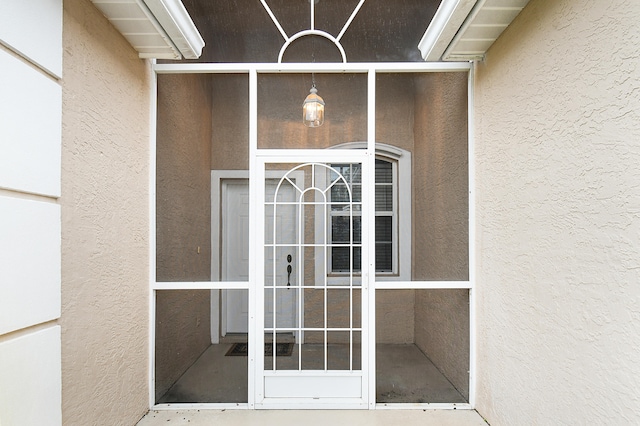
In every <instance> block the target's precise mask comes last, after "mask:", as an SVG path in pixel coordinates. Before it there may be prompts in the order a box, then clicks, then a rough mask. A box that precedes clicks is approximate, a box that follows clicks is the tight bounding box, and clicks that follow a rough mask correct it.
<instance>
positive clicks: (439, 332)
mask: <svg viewBox="0 0 640 426" xmlns="http://www.w3.org/2000/svg"><path fill="white" fill-rule="evenodd" d="M415 293H416V294H415V305H416V308H415V343H416V346H418V348H420V350H422V352H423V353H425V354H426V355H427V356H428V357H429V359H430V360H431V362H433V364H434V365H435V366H436V367H437V368H438V369H439V370H440V371H441V372H442V374H444V375H445V377H446V378H447V379H449V381H450V382H451V383H452V384H453V385H454V386H455V388H456V389H457V390H458V392H460V394H461V395H462V396H464V397H465V398H466V399H467V400H468V399H469V291H468V290H415Z"/></svg>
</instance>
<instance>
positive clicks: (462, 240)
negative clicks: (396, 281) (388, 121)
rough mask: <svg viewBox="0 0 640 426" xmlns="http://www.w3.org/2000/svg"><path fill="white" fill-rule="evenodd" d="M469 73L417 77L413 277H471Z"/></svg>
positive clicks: (461, 278)
mask: <svg viewBox="0 0 640 426" xmlns="http://www.w3.org/2000/svg"><path fill="white" fill-rule="evenodd" d="M467 80H468V74H467V73H433V74H426V75H422V76H419V77H416V91H415V96H416V112H415V124H414V129H415V130H414V133H415V140H416V141H415V149H414V153H413V229H414V238H413V252H412V253H413V265H414V268H413V271H412V275H413V279H414V280H467V279H468V277H469V266H468V263H469V262H468V256H469V244H468V240H469V225H468V221H469V208H468V204H469V201H468V179H469V178H468V176H469V173H468V151H467V139H468V132H467V108H468V107H467Z"/></svg>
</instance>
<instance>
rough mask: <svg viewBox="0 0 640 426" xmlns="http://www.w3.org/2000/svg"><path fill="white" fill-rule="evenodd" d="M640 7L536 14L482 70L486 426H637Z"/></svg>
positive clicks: (559, 1) (479, 178)
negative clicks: (527, 425) (598, 425)
mask: <svg viewBox="0 0 640 426" xmlns="http://www.w3.org/2000/svg"><path fill="white" fill-rule="evenodd" d="M639 23H640V3H638V2H637V1H624V0H615V1H614V0H611V1H589V0H532V1H531V2H530V3H529V4H528V6H527V7H526V8H525V9H524V11H523V12H522V13H521V14H520V15H519V16H518V17H517V18H516V20H515V21H514V22H513V23H512V25H511V26H510V27H509V28H508V29H507V30H506V32H505V33H503V35H502V36H501V37H500V38H499V39H498V41H497V42H496V43H495V44H494V45H493V46H492V48H491V49H490V50H489V52H488V54H487V56H486V60H485V61H484V63H481V64H479V65H478V68H477V74H476V92H475V96H476V98H475V101H476V104H475V114H476V115H475V120H476V124H475V131H476V145H475V146H476V165H475V166H476V190H477V200H476V202H477V225H478V226H477V241H476V242H477V267H478V275H477V278H478V289H479V292H478V336H477V340H478V348H477V353H478V396H477V409H478V411H479V412H480V414H482V415H483V416H484V417H485V418H486V419H487V420H488V421H489V423H490V424H491V425H493V426H496V425H523V424H554V425H559V424H615V425H620V424H638V422H640V392H639V390H640V351H639V350H638V348H639V347H640V303H639V302H640V255H639V252H640V53H639V52H640V49H638V46H639V45H640V31H639V29H638V28H639V26H638V25H639Z"/></svg>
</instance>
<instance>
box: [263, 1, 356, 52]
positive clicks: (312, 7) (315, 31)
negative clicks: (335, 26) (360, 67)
mask: <svg viewBox="0 0 640 426" xmlns="http://www.w3.org/2000/svg"><path fill="white" fill-rule="evenodd" d="M365 1H366V0H360V1H359V2H358V4H357V5H356V7H355V8H354V9H353V12H351V15H350V16H349V19H347V22H345V24H344V26H343V27H342V29H341V30H340V33H339V34H338V35H337V36H336V37H334V36H333V35H331V34H329V33H328V32H326V31H322V30H318V29H316V27H315V26H316V24H315V13H316V6H315V3H316V2H315V1H313V0H310V1H309V4H310V12H309V13H310V18H311V19H310V22H311V25H310V27H311V28H309V29H306V30H302V31H299V32H297V33H295V34H294V35H292V36H289V35H287V33H286V32H285V30H284V29H283V28H282V25H280V22H279V21H278V18H276V15H275V14H274V13H273V11H272V10H271V8H270V7H269V5H268V4H267V0H260V3H262V6H263V7H264V9H265V10H266V11H267V13H268V14H269V17H270V18H271V20H272V21H273V24H274V25H275V26H276V28H277V29H278V31H280V34H281V35H282V38H284V44H283V45H282V48H280V53H279V54H278V63H282V57H283V56H284V52H285V51H286V50H287V47H289V45H291V43H293V42H294V41H295V40H297V39H299V38H301V37H305V36H312V37H313V36H319V37H324V38H326V39H327V40H329V41H331V42H332V43H333V44H334V45H335V46H336V47H337V48H338V50H339V51H340V55H341V56H342V62H343V63H346V62H347V54H346V53H345V51H344V48H343V47H342V44H341V43H340V40H341V39H342V36H343V35H344V33H345V32H346V31H347V29H348V28H349V25H351V22H352V21H353V19H354V18H355V17H356V15H357V14H358V12H359V11H360V8H361V7H362V5H363V4H364V2H365Z"/></svg>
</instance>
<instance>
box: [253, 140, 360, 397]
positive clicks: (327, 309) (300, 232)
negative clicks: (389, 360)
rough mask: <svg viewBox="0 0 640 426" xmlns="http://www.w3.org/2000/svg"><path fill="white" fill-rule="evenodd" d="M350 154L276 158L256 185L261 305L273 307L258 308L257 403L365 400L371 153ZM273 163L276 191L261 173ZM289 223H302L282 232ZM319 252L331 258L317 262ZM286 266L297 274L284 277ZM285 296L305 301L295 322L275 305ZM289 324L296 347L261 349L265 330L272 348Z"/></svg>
mask: <svg viewBox="0 0 640 426" xmlns="http://www.w3.org/2000/svg"><path fill="white" fill-rule="evenodd" d="M350 154H351V155H350V157H351V159H350V160H345V158H344V157H340V156H338V155H329V154H327V153H326V151H325V153H324V154H323V153H318V154H317V155H313V156H312V157H311V158H312V159H313V161H312V162H308V163H297V164H296V163H294V164H292V163H289V162H287V163H277V162H275V160H272V159H269V161H265V162H264V163H263V165H262V166H261V167H262V170H263V172H264V174H263V175H262V180H261V182H262V185H258V186H257V190H258V192H260V189H261V190H262V192H263V193H264V195H262V194H260V193H259V194H258V195H261V196H259V197H257V199H256V200H253V201H254V202H255V203H256V204H254V206H255V208H254V209H252V211H254V212H255V214H256V215H257V217H255V218H252V221H254V220H255V221H257V222H259V223H258V228H257V235H258V236H259V238H260V239H259V242H260V243H261V244H260V245H258V252H259V253H258V254H257V256H256V258H257V263H256V271H257V283H256V286H255V289H256V306H257V308H260V307H261V306H265V307H266V308H265V309H264V311H262V310H260V309H258V311H257V315H256V316H257V320H258V321H257V324H256V325H257V333H256V340H257V343H258V345H257V348H258V351H259V352H257V353H256V356H257V358H258V359H257V369H256V371H257V375H256V407H257V408H281V407H282V408H285V407H286V408H292V407H298V408H313V407H325V408H331V407H335V408H368V400H369V395H368V372H369V369H368V368H367V366H368V356H367V353H368V351H367V341H368V315H367V303H366V302H367V300H368V288H369V285H368V284H367V285H363V282H366V281H367V280H369V279H370V277H371V275H370V274H369V272H368V270H367V269H366V268H365V267H362V271H361V265H369V261H368V259H370V255H369V253H370V251H368V249H367V248H368V244H367V241H368V237H367V236H366V232H365V231H368V229H364V228H366V227H367V226H372V222H371V221H366V220H365V219H366V218H367V216H368V214H367V213H366V212H365V208H364V206H365V202H363V198H362V194H363V193H364V187H363V179H362V176H363V175H364V173H363V165H364V161H363V160H364V156H363V155H362V154H359V153H350ZM325 157H326V158H325ZM286 160H289V158H286ZM364 167H369V166H364ZM273 170H288V171H287V172H285V173H284V176H283V177H282V179H280V181H279V182H278V184H277V185H276V187H275V191H272V189H271V185H270V184H269V183H268V180H267V179H265V178H264V176H266V175H267V174H268V173H269V172H272V171H273ZM296 173H302V174H303V175H304V178H303V179H302V180H298V181H297V182H295V183H294V182H293V180H292V179H291V176H293V175H294V174H296ZM259 179H260V178H259ZM367 197H368V196H367ZM370 199H371V198H370V197H369V198H368V200H370ZM370 202H371V201H367V205H368V203H370ZM369 224H371V225H369ZM282 227H284V228H289V229H295V230H296V232H294V233H290V232H284V233H282V232H281V231H280V228H282ZM318 257H321V258H323V259H325V261H323V262H321V263H322V264H321V265H320V266H318V263H317V262H316V261H315V260H316V259H317V258H318ZM338 258H340V260H341V261H342V264H343V265H345V267H344V268H343V269H342V270H340V271H338V274H339V275H340V276H341V278H342V279H341V280H339V282H336V281H335V280H330V279H329V278H330V276H331V275H333V274H335V271H334V272H332V273H329V270H328V264H329V263H328V259H335V260H336V261H337V260H338ZM305 265H306V267H303V266H305ZM318 267H320V268H322V269H323V272H322V273H320V274H318V273H317V271H315V270H314V269H316V268H318ZM288 270H289V271H292V275H291V277H292V279H291V280H290V281H287V280H283V279H282V278H280V276H281V275H280V274H281V273H282V272H283V271H285V272H286V271H288ZM294 276H295V278H294ZM319 277H320V278H319ZM363 277H364V278H363ZM282 295H293V296H294V298H293V299H287V300H288V301H289V303H291V304H292V305H293V309H294V310H295V309H300V307H301V306H303V305H304V315H300V316H298V318H297V320H296V321H295V323H294V324H293V325H291V323H290V322H289V321H288V320H287V319H286V318H280V316H279V314H278V312H276V314H275V315H273V314H272V312H273V311H274V309H271V310H269V309H268V305H269V304H272V305H274V307H275V302H274V301H275V300H280V299H281V298H282ZM263 301H264V302H263ZM285 333H294V334H296V335H298V336H301V338H300V339H298V341H297V342H296V344H295V346H294V348H293V351H292V352H291V353H289V352H285V351H283V353H282V354H281V353H278V352H276V353H275V355H273V354H272V353H271V352H270V351H266V352H265V351H264V350H261V348H262V349H264V343H265V339H269V340H268V341H273V342H274V347H275V345H276V344H277V343H278V342H279V341H281V338H280V336H281V335H283V334H285Z"/></svg>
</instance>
